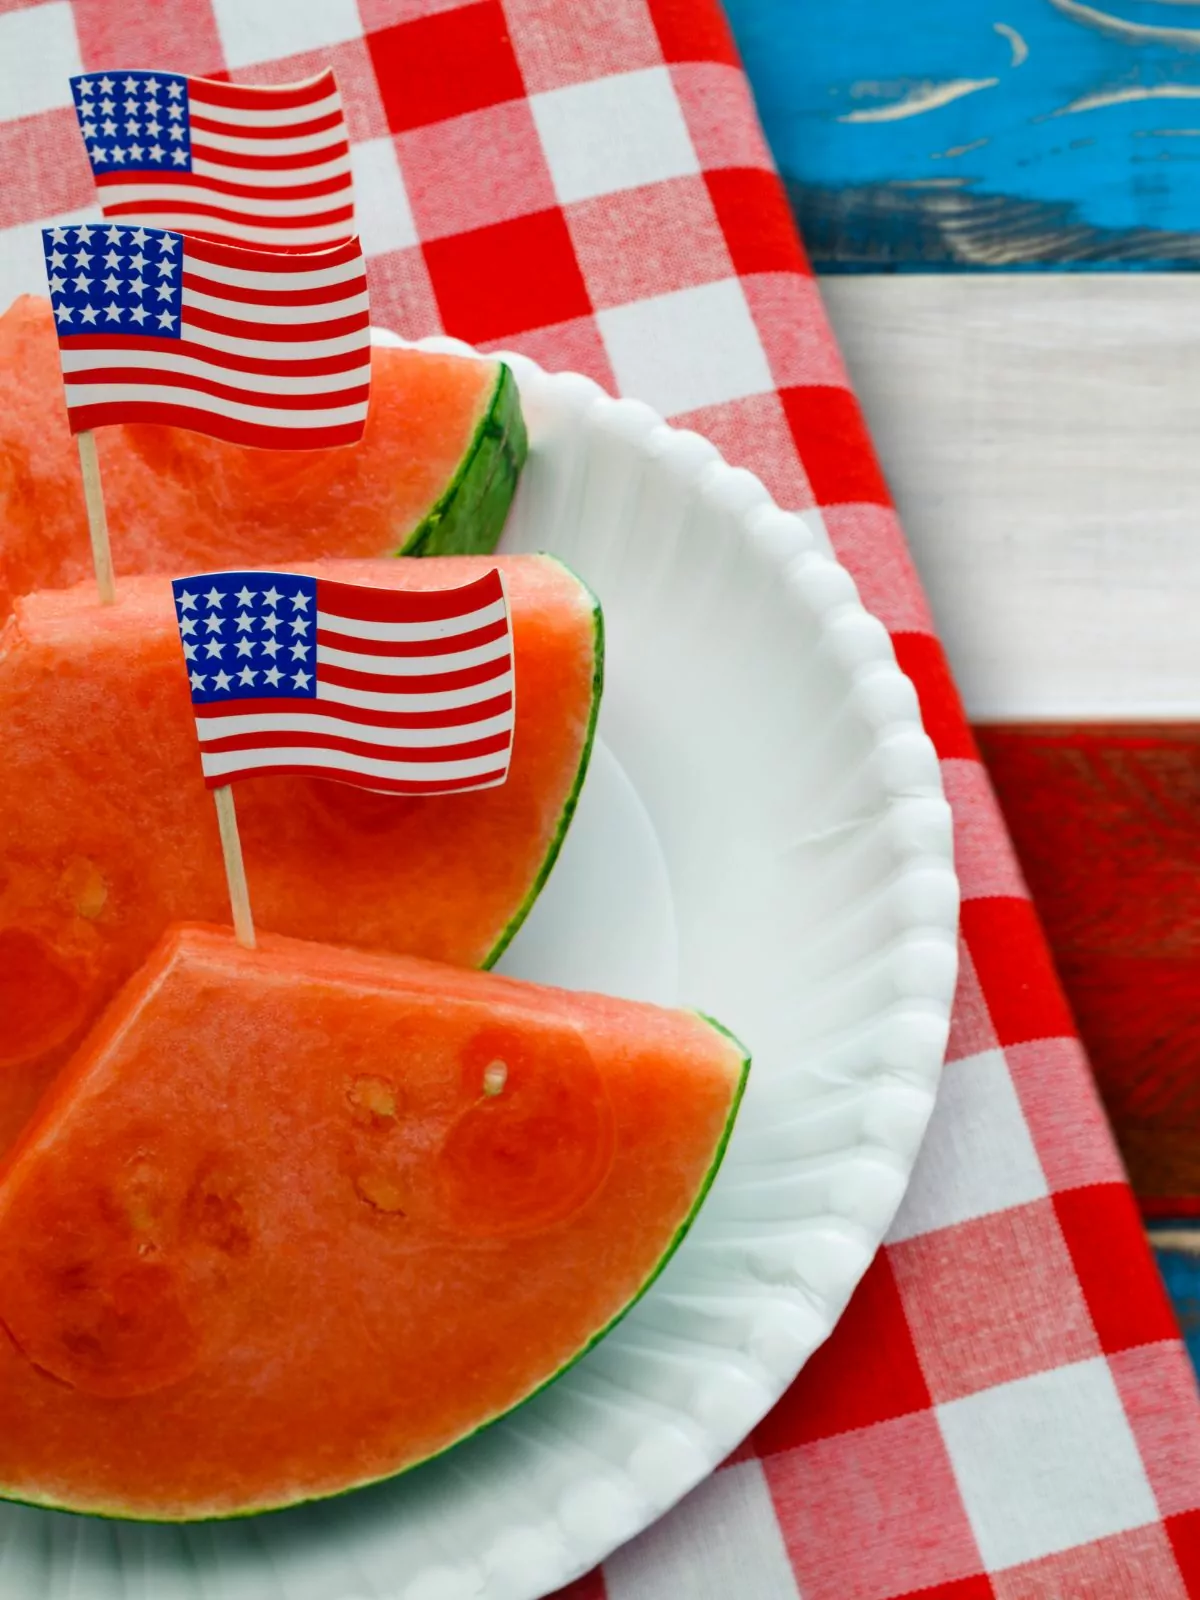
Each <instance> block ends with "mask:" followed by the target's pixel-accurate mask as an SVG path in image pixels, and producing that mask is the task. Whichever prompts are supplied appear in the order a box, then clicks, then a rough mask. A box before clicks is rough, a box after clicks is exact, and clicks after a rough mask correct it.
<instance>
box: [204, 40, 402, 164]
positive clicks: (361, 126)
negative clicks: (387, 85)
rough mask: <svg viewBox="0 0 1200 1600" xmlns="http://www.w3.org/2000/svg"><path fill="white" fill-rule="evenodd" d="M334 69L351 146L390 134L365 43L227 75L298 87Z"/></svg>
mask: <svg viewBox="0 0 1200 1600" xmlns="http://www.w3.org/2000/svg"><path fill="white" fill-rule="evenodd" d="M327 67H332V68H333V70H334V72H335V73H336V74H337V81H338V88H339V89H340V90H341V91H342V104H343V106H344V107H345V108H346V131H347V133H348V134H349V135H350V142H351V143H352V144H358V143H360V142H361V141H362V140H364V139H379V138H382V137H383V135H384V134H386V133H387V131H388V125H387V117H386V116H385V115H384V110H383V101H382V100H381V99H380V98H379V84H378V82H377V81H376V78H375V68H374V66H373V65H372V62H371V55H370V52H369V51H368V49H367V41H366V40H365V39H346V40H343V42H342V43H341V44H327V45H324V46H322V48H321V49H320V50H304V51H301V52H300V53H299V54H297V55H294V56H279V57H277V59H276V60H274V61H256V62H255V63H254V65H253V66H252V67H239V68H238V69H237V70H236V71H235V72H227V73H223V74H222V76H223V77H227V78H229V79H230V80H231V81H232V82H233V83H298V82H299V80H300V79H301V78H313V77H315V76H316V75H317V73H318V72H324V71H325V69H326V68H327Z"/></svg>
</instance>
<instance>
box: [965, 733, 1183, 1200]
mask: <svg viewBox="0 0 1200 1600" xmlns="http://www.w3.org/2000/svg"><path fill="white" fill-rule="evenodd" d="M975 732H976V736H977V738H978V741H979V745H980V748H981V749H982V751H983V755H984V759H985V760H986V762H987V764H988V767H989V770H990V772H991V776H992V781H993V783H994V784H995V786H996V791H997V794H998V795H999V797H1000V803H1001V805H1002V807H1003V808H1004V813H1005V816H1006V818H1007V819H1008V824H1009V827H1010V829H1011V830H1012V835H1013V840H1014V843H1015V844H1016V848H1017V853H1018V856H1019V857H1020V860H1021V865H1022V867H1023V869H1024V871H1025V875H1026V878H1027V879H1028V881H1029V886H1030V888H1031V890H1032V891H1033V895H1034V899H1035V901H1036V902H1037V906H1038V910H1039V911H1040V913H1041V916H1042V919H1043V922H1044V924H1045V927H1046V931H1047V934H1048V935H1049V939H1050V943H1051V946H1052V948H1053V950H1054V955H1055V959H1056V961H1057V964H1058V970H1059V973H1060V975H1061V977H1062V981H1063V985H1064V987H1065V989H1066V991H1067V994H1068V996H1069V998H1070V1001H1071V1005H1072V1007H1073V1009H1074V1012H1075V1015H1076V1018H1077V1020H1078V1023H1079V1029H1080V1032H1081V1034H1082V1036H1083V1039H1084V1043H1085V1044H1086V1045H1087V1048H1088V1051H1089V1053H1090V1055H1091V1059H1092V1064H1093V1066H1094V1068H1095V1071H1096V1077H1097V1080H1098V1082H1099V1085H1100V1091H1101V1093H1102V1095H1103V1096H1104V1100H1105V1104H1106V1105H1107V1107H1108V1111H1109V1115H1110V1116H1111V1117H1112V1120H1113V1125H1114V1128H1115V1130H1116V1135H1117V1140H1118V1142H1119V1144H1120V1146H1121V1149H1122V1152H1123V1154H1124V1156H1125V1160H1126V1162H1127V1164H1128V1166H1129V1170H1130V1176H1131V1178H1132V1180H1133V1184H1134V1188H1135V1189H1136V1190H1137V1193H1138V1195H1139V1198H1140V1199H1141V1200H1142V1202H1143V1206H1144V1208H1145V1209H1146V1210H1147V1211H1148V1212H1150V1213H1155V1214H1160V1215H1161V1214H1166V1213H1170V1212H1174V1211H1178V1212H1185V1211H1200V725H1186V726H1184V725H1156V726H1137V727H1126V726H1102V725H1095V724H1087V725H1081V724H1075V725H1057V724H1053V725H1051V724H1045V725H1043V724H1037V725H1024V726H1004V727H1000V726H987V727H978V728H976V730H975Z"/></svg>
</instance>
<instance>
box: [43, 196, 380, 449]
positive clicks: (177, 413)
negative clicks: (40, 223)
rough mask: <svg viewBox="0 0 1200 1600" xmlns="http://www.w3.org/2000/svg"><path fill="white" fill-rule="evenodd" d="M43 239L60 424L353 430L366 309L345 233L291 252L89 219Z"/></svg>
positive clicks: (230, 435)
mask: <svg viewBox="0 0 1200 1600" xmlns="http://www.w3.org/2000/svg"><path fill="white" fill-rule="evenodd" d="M43 241H44V245H45V253H46V271H47V278H48V282H49V288H50V299H51V304H52V306H53V309H54V317H55V326H56V329H57V332H58V343H59V354H60V358H61V361H62V369H63V382H64V385H65V390H66V401H67V412H68V415H69V417H70V423H71V429H72V431H73V432H75V433H81V432H84V431H85V430H87V429H91V428H96V427H100V426H103V425H104V424H106V423H124V422H157V423H166V424H170V425H173V426H175V427H181V428H191V429H194V430H195V431H196V432H198V433H207V434H211V435H213V437H215V438H218V439H227V440H229V441H230V442H231V443H234V444H242V445H257V446H260V447H262V448H266V449H280V450H315V449H324V448H327V447H329V446H331V445H343V444H353V443H354V442H355V440H357V439H359V438H360V437H361V436H362V432H363V428H364V426H365V424H366V418H367V403H368V400H369V397H370V385H371V347H370V341H371V329H370V320H371V319H370V311H369V305H368V298H367V273H366V263H365V262H364V260H363V253H362V247H361V244H360V242H359V240H358V239H357V238H354V239H350V240H347V241H346V242H345V243H344V244H341V245H338V246H336V247H335V248H333V249H330V250H320V251H310V252H307V253H305V254H300V253H284V252H280V251H274V250H250V249H246V248H244V247H242V246H238V245H227V244H219V243H216V242H214V241H212V240H205V239H197V238H194V237H191V236H189V235H184V234H179V233H173V232H169V231H166V230H163V229H158V228H144V227H138V228H133V227H129V226H122V225H120V224H116V223H113V224H109V225H107V226H105V225H102V224H96V223H92V224H83V225H80V226H77V227H69V228H64V227H58V228H46V229H44V230H43Z"/></svg>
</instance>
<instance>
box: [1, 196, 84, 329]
mask: <svg viewBox="0 0 1200 1600" xmlns="http://www.w3.org/2000/svg"><path fill="white" fill-rule="evenodd" d="M95 220H96V209H95V207H94V206H92V207H88V208H86V209H84V210H80V211H71V212H68V213H66V214H64V215H63V216H61V217H47V218H46V220H45V221H44V222H22V223H18V224H17V225H16V226H15V227H12V228H5V229H4V231H3V232H2V233H0V310H2V311H7V310H8V308H9V306H10V305H11V304H12V303H13V301H14V300H15V299H16V298H17V296H18V295H19V294H40V295H45V294H48V293H49V290H48V289H47V287H46V257H45V254H44V252H43V250H42V229H43V228H73V227H74V226H75V225H76V223H79V222H95Z"/></svg>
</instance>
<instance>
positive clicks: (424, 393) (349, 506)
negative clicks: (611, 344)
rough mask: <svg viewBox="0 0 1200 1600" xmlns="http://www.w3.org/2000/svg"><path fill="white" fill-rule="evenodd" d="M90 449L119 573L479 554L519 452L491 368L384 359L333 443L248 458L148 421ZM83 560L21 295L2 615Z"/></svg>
mask: <svg viewBox="0 0 1200 1600" xmlns="http://www.w3.org/2000/svg"><path fill="white" fill-rule="evenodd" d="M96 438H97V448H98V451H99V456H100V470H101V477H102V479H103V482H104V498H105V503H106V505H107V508H108V525H109V530H110V533H111V536H112V546H113V556H114V559H115V562H116V567H117V571H118V572H119V573H121V572H189V571H202V570H203V569H205V568H213V567H222V566H226V567H238V566H245V567H269V566H272V565H276V566H280V565H283V566H287V565H289V564H290V563H293V562H296V561H319V560H323V559H324V558H326V557H328V556H390V555H454V554H463V553H466V554H469V553H473V552H486V551H489V550H491V549H493V548H494V546H495V543H496V540H497V539H498V538H499V536H500V530H501V528H502V527H503V526H504V519H505V517H506V515H507V513H508V507H509V503H510V501H511V500H512V496H513V491H514V489H515V487H516V482H517V475H518V474H519V472H520V470H521V466H522V464H523V462H524V460H525V453H526V438H525V425H524V423H523V421H522V419H521V407H520V402H519V400H518V398H517V388H516V384H515V383H514V381H513V377H512V373H511V372H510V371H509V369H508V368H507V367H506V366H504V364H503V363H502V362H499V361H475V360H471V359H468V358H465V357H463V356H454V355H433V354H430V353H428V352H426V351H421V350H403V349H383V348H377V349H375V350H374V351H373V352H372V357H371V408H370V414H369V416H368V419H367V429H366V433H365V435H364V437H363V439H362V440H361V442H360V443H358V444H356V445H350V446H348V447H347V448H345V449H341V450H323V451H322V450H317V451H291V450H247V449H241V448H239V447H238V446H236V445H230V444H223V443H221V442H220V441H219V440H216V439H207V438H204V437H202V436H201V435H200V434H196V433H189V432H187V431H186V430H184V429H180V428H163V427H154V426H149V425H146V424H139V425H136V426H129V427H121V428H102V429H101V430H100V431H99V433H98V434H97V436H96ZM89 549H90V547H89V544H88V536H87V520H86V514H85V511H84V504H83V489H82V486H81V480H80V475H79V459H78V455H77V453H76V449H75V444H74V441H73V440H72V438H71V434H70V432H69V430H68V427H67V413H66V407H65V406H64V404H63V395H62V374H61V372H60V369H59V362H58V345H57V341H56V339H55V335H54V324H53V319H52V317H51V314H50V303H49V301H48V300H41V299H37V298H35V297H34V296H32V295H24V296H22V298H21V299H19V300H16V301H14V303H13V305H12V306H11V307H10V308H9V310H8V311H7V312H6V313H5V315H4V316H3V317H0V617H3V616H4V615H6V613H7V612H8V610H9V608H10V607H11V605H12V602H13V600H14V599H15V598H16V596H17V595H21V594H30V593H32V592H33V591H34V590H35V589H53V588H61V587H63V586H65V585H69V584H73V583H78V582H80V581H82V580H83V579H85V578H86V577H88V575H89V573H90V571H91V568H90V565H89V562H90V555H89Z"/></svg>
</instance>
